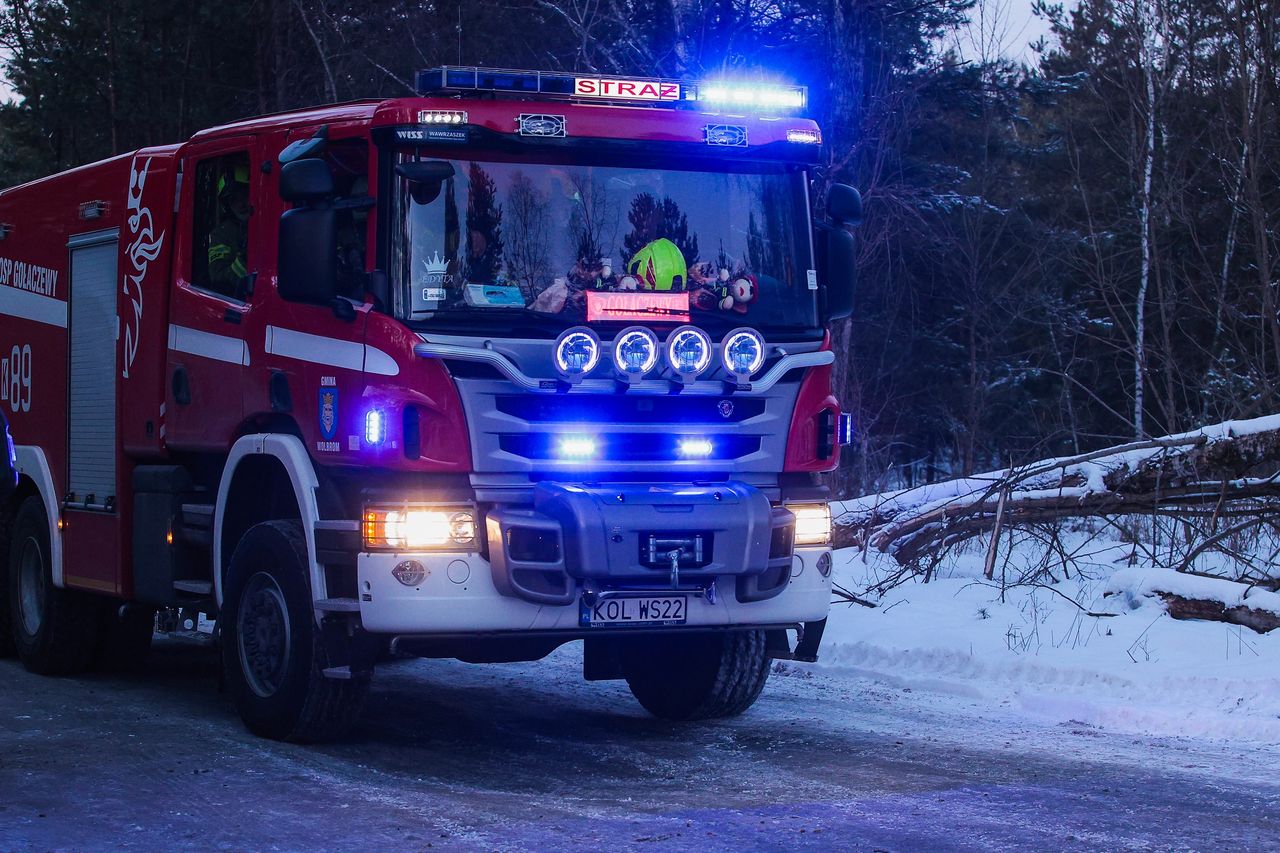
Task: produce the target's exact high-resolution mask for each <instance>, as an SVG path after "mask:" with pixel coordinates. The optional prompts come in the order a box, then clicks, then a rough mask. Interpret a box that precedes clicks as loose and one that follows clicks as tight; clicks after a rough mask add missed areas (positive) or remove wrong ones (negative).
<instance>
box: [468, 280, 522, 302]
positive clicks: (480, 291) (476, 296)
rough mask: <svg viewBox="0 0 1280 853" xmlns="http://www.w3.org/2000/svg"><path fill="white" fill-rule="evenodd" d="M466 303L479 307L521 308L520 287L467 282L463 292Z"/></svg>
mask: <svg viewBox="0 0 1280 853" xmlns="http://www.w3.org/2000/svg"><path fill="white" fill-rule="evenodd" d="M463 298H464V299H466V302H467V304H468V305H471V306H475V307H480V308H485V307H488V308H523V307H524V295H523V294H522V293H520V288H518V287H512V286H511V285H499V284H468V285H467V289H466V292H465V293H464V294H463Z"/></svg>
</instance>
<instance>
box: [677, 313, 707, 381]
mask: <svg viewBox="0 0 1280 853" xmlns="http://www.w3.org/2000/svg"><path fill="white" fill-rule="evenodd" d="M711 349H712V344H711V338H710V337H708V336H707V333H706V332H704V331H702V330H701V329H699V328H697V327H696V326H681V327H680V328H678V329H676V330H675V331H674V332H672V333H671V337H669V338H667V363H668V364H670V365H671V369H672V370H673V371H675V373H676V375H678V376H679V377H680V378H681V379H683V380H684V381H686V382H688V381H691V380H693V379H696V378H697V377H698V376H699V374H701V373H702V372H703V371H705V370H706V369H707V366H708V365H709V364H711Z"/></svg>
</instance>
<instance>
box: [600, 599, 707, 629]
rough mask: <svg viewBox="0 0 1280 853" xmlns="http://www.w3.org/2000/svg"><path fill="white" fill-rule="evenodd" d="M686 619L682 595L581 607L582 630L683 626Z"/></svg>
mask: <svg viewBox="0 0 1280 853" xmlns="http://www.w3.org/2000/svg"><path fill="white" fill-rule="evenodd" d="M688 615H689V598H688V596H685V595H645V596H628V597H626V598H605V599H601V600H600V601H597V602H596V603H595V604H587V603H586V602H583V603H582V624H583V626H585V627H588V628H591V627H600V626H605V625H608V626H611V627H612V626H619V625H683V624H684V623H685V620H686V619H687V618H688Z"/></svg>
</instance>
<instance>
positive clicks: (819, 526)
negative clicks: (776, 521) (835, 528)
mask: <svg viewBox="0 0 1280 853" xmlns="http://www.w3.org/2000/svg"><path fill="white" fill-rule="evenodd" d="M787 509H789V510H791V512H793V513H794V514H795V517H796V544H797V545H830V544H831V507H829V506H828V505H827V504H789V505H788V506H787Z"/></svg>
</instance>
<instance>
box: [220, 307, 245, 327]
mask: <svg viewBox="0 0 1280 853" xmlns="http://www.w3.org/2000/svg"><path fill="white" fill-rule="evenodd" d="M222 319H224V320H226V321H227V322H228V323H233V324H235V325H237V326H239V325H240V321H241V320H243V319H244V314H242V313H241V312H239V311H237V310H236V309H234V308H228V309H227V310H226V311H224V312H223V314H222Z"/></svg>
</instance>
